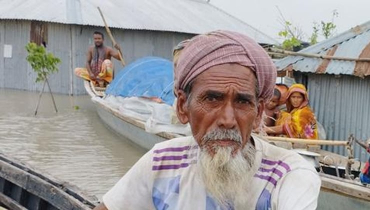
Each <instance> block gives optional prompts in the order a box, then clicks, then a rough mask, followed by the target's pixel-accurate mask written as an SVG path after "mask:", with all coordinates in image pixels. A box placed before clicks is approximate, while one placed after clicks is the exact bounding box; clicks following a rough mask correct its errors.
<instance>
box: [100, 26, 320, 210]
mask: <svg viewBox="0 0 370 210" xmlns="http://www.w3.org/2000/svg"><path fill="white" fill-rule="evenodd" d="M275 79H276V70H275V68H274V65H273V63H272V62H271V59H270V58H269V56H268V55H267V54H266V52H265V51H264V50H263V48H261V47H260V46H259V45H258V44H257V43H256V42H254V41H253V40H252V39H250V38H248V37H246V36H244V35H242V34H238V33H235V32H228V31H216V32H212V33H209V34H205V35H199V36H196V37H194V38H193V39H191V40H190V41H189V42H188V43H186V46H185V48H184V49H183V51H182V52H181V54H180V57H179V59H178V63H177V66H176V69H175V83H176V84H175V88H176V93H177V97H178V102H177V115H178V118H179V120H180V121H181V122H182V123H190V125H191V129H192V133H193V136H191V137H182V138H177V139H173V140H169V141H166V142H163V143H160V144H157V145H155V146H154V148H153V149H152V150H150V151H149V152H148V153H147V154H145V155H144V156H143V157H142V158H141V159H140V160H139V161H138V162H137V163H136V164H135V165H134V166H133V167H132V168H131V169H130V171H129V172H127V174H126V175H125V176H124V177H123V178H122V179H121V180H120V181H119V182H118V183H117V184H116V185H115V186H114V187H113V188H112V189H111V190H110V191H109V192H108V193H107V194H105V195H104V197H103V204H101V205H100V206H99V207H97V208H96V209H207V210H208V209H282V210H289V209H294V210H299V209H315V208H316V206H317V198H318V194H319V190H320V179H319V177H318V175H317V173H316V171H315V169H314V167H313V166H311V165H310V164H309V163H308V162H306V161H305V160H303V158H302V157H300V156H299V155H298V154H296V153H295V152H292V151H288V150H284V149H281V148H278V147H275V146H273V145H270V144H268V143H266V142H265V141H263V140H262V139H260V138H259V137H257V136H254V135H251V132H252V130H253V129H256V128H257V127H258V126H259V125H260V122H261V115H262V112H263V109H264V101H266V100H268V99H269V98H270V97H271V95H272V92H273V89H274V83H275Z"/></svg>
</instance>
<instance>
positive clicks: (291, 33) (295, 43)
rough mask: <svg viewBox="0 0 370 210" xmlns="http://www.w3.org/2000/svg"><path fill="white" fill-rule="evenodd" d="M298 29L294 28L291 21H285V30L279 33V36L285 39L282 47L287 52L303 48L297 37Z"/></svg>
mask: <svg viewBox="0 0 370 210" xmlns="http://www.w3.org/2000/svg"><path fill="white" fill-rule="evenodd" d="M296 32H297V27H295V26H293V25H292V24H291V23H290V22H289V21H285V27H284V30H282V31H280V32H279V36H280V37H282V38H284V41H283V43H282V47H283V49H285V50H293V48H294V47H299V46H301V42H300V41H299V39H298V37H299V35H297V33H296Z"/></svg>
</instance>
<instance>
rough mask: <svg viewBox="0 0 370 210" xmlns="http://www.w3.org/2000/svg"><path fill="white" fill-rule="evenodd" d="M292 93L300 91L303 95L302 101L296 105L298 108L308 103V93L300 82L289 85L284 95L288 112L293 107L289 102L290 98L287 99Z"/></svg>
mask: <svg viewBox="0 0 370 210" xmlns="http://www.w3.org/2000/svg"><path fill="white" fill-rule="evenodd" d="M293 93H301V94H302V95H303V101H302V103H301V105H300V106H299V107H298V108H299V109H301V108H303V107H305V106H307V105H308V94H307V90H306V87H305V86H304V85H302V84H294V85H292V86H290V88H289V90H288V92H287V95H286V107H287V110H288V112H290V111H292V110H293V109H294V107H293V105H292V104H291V103H290V100H289V97H290V96H291V95H292V94H293Z"/></svg>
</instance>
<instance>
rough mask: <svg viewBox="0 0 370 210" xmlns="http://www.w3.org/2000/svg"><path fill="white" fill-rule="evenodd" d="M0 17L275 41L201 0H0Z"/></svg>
mask: <svg viewBox="0 0 370 210" xmlns="http://www.w3.org/2000/svg"><path fill="white" fill-rule="evenodd" d="M0 5H1V7H0V19H20V20H39V21H47V22H56V23H64V24H77V25H93V26H104V23H103V21H102V18H101V17H100V15H99V12H98V9H97V7H98V6H99V7H100V8H101V10H102V11H103V14H104V17H105V19H106V21H107V24H108V25H109V27H113V28H122V29H135V30H154V31H171V32H181V33H189V34H201V33H206V32H209V31H214V30H220V29H223V30H232V31H237V32H241V33H244V34H246V35H248V36H250V37H251V38H254V39H255V40H256V41H257V42H259V43H264V44H276V43H277V41H276V40H274V39H272V38H271V37H269V36H267V35H266V34H264V33H262V32H260V31H258V30H257V29H255V28H253V27H252V26H250V25H248V24H246V23H244V22H242V21H240V20H238V19H237V18H235V17H233V16H231V15H229V14H227V13H226V12H224V11H222V10H220V9H218V8H217V7H215V6H212V5H211V4H209V3H207V2H205V1H201V0H104V1H102V0H0Z"/></svg>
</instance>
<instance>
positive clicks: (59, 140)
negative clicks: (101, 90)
mask: <svg viewBox="0 0 370 210" xmlns="http://www.w3.org/2000/svg"><path fill="white" fill-rule="evenodd" d="M54 97H55V101H56V105H57V109H58V113H55V111H54V107H53V103H52V100H51V97H50V95H49V94H43V96H42V100H41V104H40V107H39V109H38V113H37V115H36V116H35V115H34V112H35V107H36V103H37V100H38V93H36V92H28V91H19V90H9V89H0V152H1V153H4V154H6V155H8V156H11V157H15V158H16V159H18V160H20V161H22V162H25V163H27V164H29V165H32V166H34V168H36V169H41V170H42V171H46V172H47V173H48V174H50V175H52V176H54V177H56V178H58V179H61V180H63V181H67V182H70V183H72V184H74V185H77V186H78V187H79V188H81V189H82V190H84V191H86V192H87V193H88V194H90V195H96V196H97V197H98V198H99V199H100V200H101V197H102V195H103V194H104V193H105V192H106V191H107V190H109V189H110V187H112V186H113V185H114V183H115V182H117V181H118V180H119V178H120V177H122V175H124V174H125V173H126V172H127V171H128V169H130V167H131V166H132V165H133V164H134V163H135V162H136V161H137V160H138V159H139V158H140V157H141V156H142V155H143V154H144V153H145V150H143V149H141V148H139V147H137V146H136V145H134V144H132V143H131V142H129V141H128V140H126V139H122V137H120V136H118V135H116V134H115V133H112V131H111V130H109V129H108V128H107V127H105V125H104V124H103V123H102V122H101V121H100V119H99V116H98V115H97V113H96V110H95V107H94V105H93V103H92V102H91V100H90V97H89V96H87V95H85V96H74V97H70V96H68V95H54Z"/></svg>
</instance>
